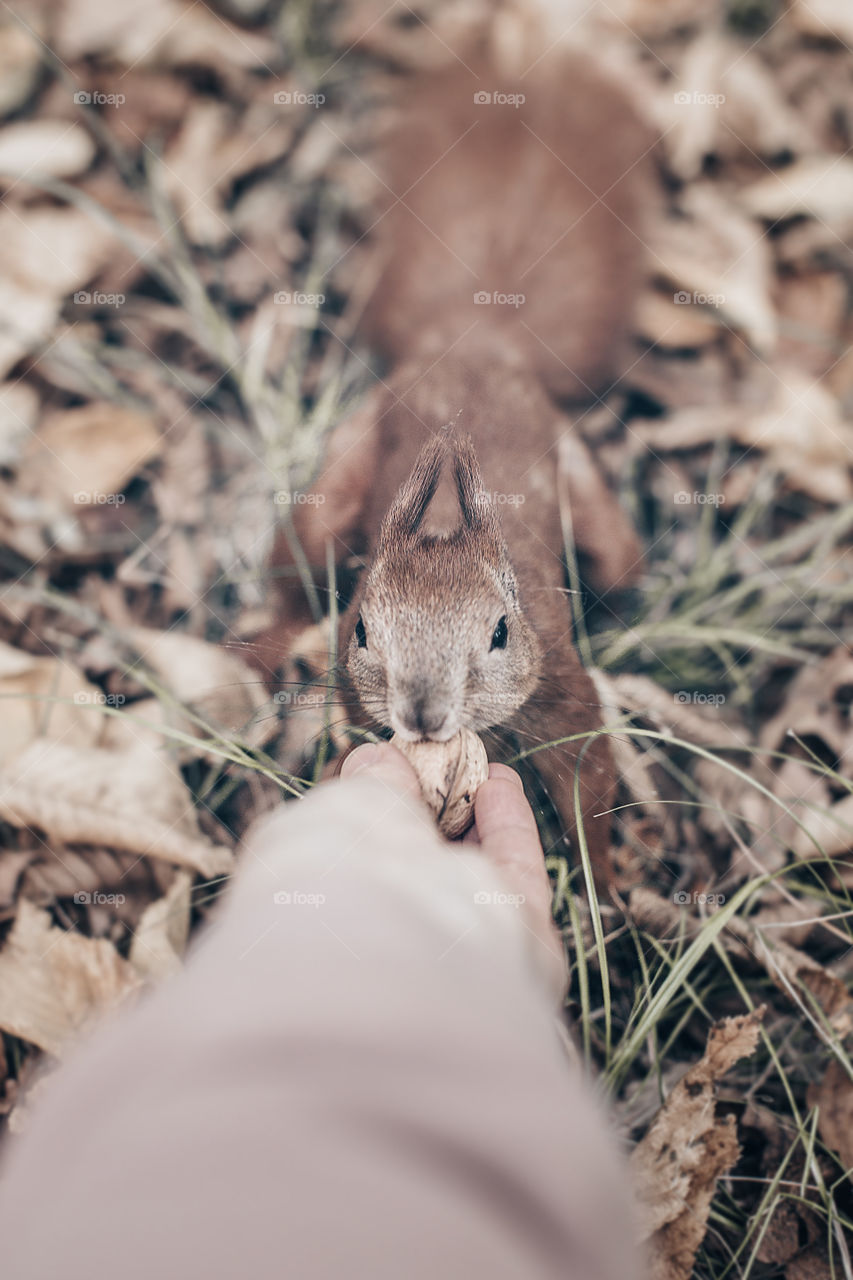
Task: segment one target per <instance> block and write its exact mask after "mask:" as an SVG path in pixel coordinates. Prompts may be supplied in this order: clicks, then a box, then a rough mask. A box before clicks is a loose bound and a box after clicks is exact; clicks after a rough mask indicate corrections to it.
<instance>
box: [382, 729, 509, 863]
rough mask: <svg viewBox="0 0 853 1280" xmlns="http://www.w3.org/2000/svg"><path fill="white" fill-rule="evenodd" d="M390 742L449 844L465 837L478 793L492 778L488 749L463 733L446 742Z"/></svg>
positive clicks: (469, 731) (468, 733)
mask: <svg viewBox="0 0 853 1280" xmlns="http://www.w3.org/2000/svg"><path fill="white" fill-rule="evenodd" d="M391 741H392V742H393V743H394V746H395V747H397V748H398V749H399V750H400V751H402V753H403V755H404V756H405V757H406V759H407V760H408V761H409V763H410V764H411V766H412V768H413V769H414V771H415V773H416V774H417V775H418V781H419V782H420V784H421V792H422V794H423V798H424V800H425V801H426V803H427V805H428V806H429V808H430V809H431V810H432V812H433V813H434V814H435V819H436V822H437V823H438V829H439V831H440V832H441V834H442V835H443V836H446V837H447V839H448V840H454V839H455V838H456V837H457V836H461V835H463V834H464V832H466V831H467V830H468V828H469V827H470V826H471V824H472V822H473V821H474V797H475V796H476V794H477V789H478V788H479V786H480V783H481V782H485V781H486V779H487V778H488V776H489V762H488V759H487V757H486V748H485V747H484V746H483V744H482V742H481V741H480V739H479V738H478V737H477V735H476V733H473V732H472V731H471V730H470V729H460V730H459V732H458V733H457V734H455V735H454V737H452V738H450V739H449V740H448V741H447V742H405V741H404V740H403V739H402V738H400V737H399V736H395V737H394V738H392V739H391Z"/></svg>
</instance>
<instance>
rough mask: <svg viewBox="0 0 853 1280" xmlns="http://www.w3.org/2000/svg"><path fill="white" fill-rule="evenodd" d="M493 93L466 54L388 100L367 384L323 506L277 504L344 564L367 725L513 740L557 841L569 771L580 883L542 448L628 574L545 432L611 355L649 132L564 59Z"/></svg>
mask: <svg viewBox="0 0 853 1280" xmlns="http://www.w3.org/2000/svg"><path fill="white" fill-rule="evenodd" d="M496 79H497V77H496V76H495V75H492V74H490V73H489V64H488V63H487V62H481V63H473V65H472V64H471V62H470V61H469V64H468V65H461V64H460V65H458V66H456V67H455V68H454V69H453V70H451V71H449V72H443V73H440V74H429V75H422V76H416V77H415V78H414V80H410V81H408V82H407V84H406V85H405V88H404V91H403V92H402V93H401V94H400V103H399V111H398V118H397V123H396V127H395V129H394V130H393V132H392V133H391V134H390V136H388V137H387V138H386V139H385V140H383V142H382V143H381V145H380V147H379V151H378V156H377V157H375V158H374V159H373V161H372V163H374V164H376V165H377V166H378V167H379V170H380V173H381V175H382V182H383V184H384V185H383V189H382V190H383V193H382V196H381V197H380V198H379V201H378V206H377V214H378V216H377V223H376V226H375V228H374V230H373V233H372V234H373V236H374V238H375V241H376V243H377V245H378V252H379V253H380V254H381V256H382V268H383V269H382V271H381V275H380V278H379V283H378V285H377V288H376V290H375V293H374V295H373V297H372V299H371V301H370V303H369V305H368V307H367V310H366V313H365V317H364V333H365V335H366V336H367V338H368V340H369V342H370V343H371V345H372V346H373V347H374V349H375V350H376V351H377V353H378V354H380V355H381V356H382V357H383V358H384V359H385V360H386V362H387V364H388V366H389V369H390V372H389V373H388V375H387V377H385V378H384V379H383V380H382V381H381V382H380V383H379V384H378V385H377V387H376V388H375V389H374V391H373V392H372V393H371V395H370V396H369V397H368V400H367V402H366V404H365V405H364V406H363V408H362V409H361V410H360V411H359V412H358V413H357V414H356V415H354V417H353V418H352V419H350V420H349V421H348V422H346V423H344V424H342V426H341V428H340V429H339V431H337V432H336V433H335V435H334V436H333V439H332V441H331V445H330V449H329V453H328V456H327V460H326V465H325V469H324V473H323V475H322V476H321V477H320V479H319V480H318V482H317V487H318V489H321V490H323V491H324V494H325V497H326V501H325V502H324V503H323V504H322V505H315V506H310V505H309V504H306V505H305V506H304V507H302V508H300V510H299V511H298V512H297V513H296V515H297V517H298V518H297V521H296V523H297V532H298V534H299V536H300V539H301V541H302V545H303V547H304V550H305V554H306V556H307V558H308V560H309V561H310V562H311V563H313V564H316V565H317V566H318V568H319V567H320V566H323V565H324V563H325V554H326V545H327V542H328V539H329V538H330V537H331V539H332V541H333V546H334V550H335V555H336V558H337V559H338V560H339V561H344V560H345V559H346V558H347V557H348V556H350V557H351V555H352V553H353V551H357V552H359V553H360V554H363V555H364V557H365V559H366V562H367V568H366V569H365V570H364V572H363V573H362V576H361V579H360V581H359V582H358V585H357V587H356V591H355V594H354V596H353V599H352V601H351V604H350V606H349V608H348V610H347V611H346V613H345V615H344V617H343V619H342V624H341V634H340V645H339V654H340V657H341V660H342V663H343V666H344V668H345V676H344V684H345V685H346V684H348V685H349V687H350V688H351V689H352V690H353V691H354V694H355V695H356V697H357V700H358V703H359V704H360V706H361V708H362V710H363V712H364V713H366V717H367V719H368V722H372V723H374V724H379V725H382V726H383V727H385V728H391V729H393V730H394V731H395V732H396V733H398V734H401V735H402V736H403V737H404V738H409V740H413V739H417V738H418V737H421V738H423V737H426V738H437V739H446V738H449V737H450V736H452V734H453V733H455V732H456V730H457V729H458V728H459V727H460V726H465V727H468V728H471V729H474V730H476V731H478V732H483V731H486V730H489V731H491V733H492V735H493V740H494V741H495V742H499V743H500V744H501V745H502V747H503V748H504V749H506V746H507V745H508V744H514V746H515V747H516V749H519V750H522V751H524V750H528V749H535V755H534V757H533V758H534V762H535V765H536V768H537V771H538V773H539V774H540V776H541V778H542V780H543V781H544V783H545V786H546V789H547V791H548V793H549V795H550V797H551V799H552V801H553V803H554V805H555V808H556V810H557V812H558V813H559V815H560V818H561V820H562V823H563V825H564V827H565V829H566V831H567V832H568V833H569V834H571V833H573V832H574V831H575V827H576V822H575V807H576V806H575V795H574V788H575V773H576V770H577V766H578V763H579V761H580V764H581V767H580V772H579V777H580V783H579V797H580V807H581V812H582V814H583V818H584V830H585V833H586V839H587V843H588V846H589V850H590V854H591V856H592V861H593V866H594V869H595V872H596V875H597V878H598V879H599V881H600V882H603V881H606V879H607V874H606V871H607V849H608V839H609V818H608V817H607V816H606V814H603V811H605V810H607V808H608V807H609V805H610V804H611V802H612V795H613V788H614V772H613V765H612V761H611V756H610V751H609V748H608V745H607V739H606V736H603V735H602V736H595V735H596V731H597V730H598V729H599V728H600V727H601V716H600V708H599V704H598V700H597V697H596V693H595V690H594V687H593V684H592V681H591V679H590V677H589V675H588V674H587V672H586V671H585V670H584V668H583V666H582V664H581V662H580V660H579V658H578V655H577V653H576V651H575V648H574V646H573V644H572V639H571V615H570V609H569V605H568V599H567V595H566V579H565V570H564V563H563V549H564V527H563V524H564V515H563V513H562V512H561V504H560V493H559V481H558V447H559V445H560V441H561V440H562V439H564V438H565V439H569V438H571V441H572V443H571V449H572V450H574V454H573V455H572V456H573V457H574V459H575V465H570V466H569V468H568V475H564V477H563V482H564V483H565V484H566V485H567V495H564V497H565V496H568V500H569V505H570V508H571V513H572V527H573V531H574V536H575V538H576V541H577V542H578V544H579V547H580V549H581V550H582V551H583V550H587V551H588V552H589V553H590V557H591V565H592V571H593V575H595V574H597V575H598V582H597V585H598V586H600V587H602V588H604V587H607V586H609V585H614V584H615V583H616V582H618V581H620V580H621V581H623V582H626V583H627V582H629V581H630V580H631V578H632V575H634V574H635V573H636V569H637V566H638V565H639V563H640V560H641V553H640V550H639V545H638V543H637V540H636V537H635V535H634V533H633V530H632V529H631V527H630V524H629V522H628V521H627V518H626V517H625V516H624V514H623V513H622V511H621V508H620V507H619V505H618V503H617V502H616V500H615V498H614V497H613V496H612V495H611V494H610V492H609V490H608V489H607V486H606V485H605V483H604V481H603V480H602V479H601V477H600V475H599V474H598V472H597V470H596V468H595V465H594V461H593V460H592V458H591V457H590V456H589V455H588V454H587V453H586V451H585V448H584V446H583V444H582V442H581V441H580V440H579V439H577V436H576V434H571V436H570V433H571V428H572V421H571V415H572V413H573V412H577V409H578V408H579V407H580V406H583V405H588V404H589V403H590V402H591V401H593V400H594V399H595V398H597V397H598V395H599V394H601V393H602V392H605V391H606V390H607V389H608V388H609V386H610V384H611V382H612V381H613V380H614V379H615V378H616V377H617V376H618V374H619V373H620V372H622V370H623V369H624V368H625V366H626V364H627V353H628V336H629V325H630V319H631V304H632V301H633V298H634V296H635V294H636V293H637V291H638V288H639V282H640V278H641V273H642V263H643V254H642V243H641V237H640V232H639V231H638V227H640V226H641V225H642V224H641V217H642V210H643V207H644V205H645V204H646V203H647V192H648V190H649V173H648V161H647V160H646V158H645V157H646V153H647V151H648V150H649V149H650V146H651V141H652V140H651V138H650V137H649V135H648V134H647V132H646V130H645V127H644V126H642V125H641V124H640V123H639V122H638V121H637V120H636V118H635V116H634V114H633V112H632V110H631V108H630V106H629V105H628V102H627V100H626V99H625V98H624V97H623V95H622V93H621V91H620V90H619V89H618V88H617V87H615V86H614V85H613V84H611V82H610V81H609V80H607V79H606V78H605V77H604V76H602V75H600V74H599V73H598V72H596V71H595V70H594V69H593V68H592V67H591V66H590V65H589V64H588V62H586V61H584V60H582V59H581V58H579V57H578V56H577V55H573V54H568V53H566V52H565V51H564V50H557V51H554V52H552V53H549V54H548V55H547V56H546V57H545V58H543V59H542V60H541V63H540V65H538V66H537V67H536V69H535V71H533V72H531V74H530V76H529V77H527V78H526V80H525V81H519V82H518V83H516V84H512V83H509V84H507V83H506V82H505V81H504V82H503V83H500V82H499V83H498V84H496V83H495V80H496ZM498 89H500V93H498V92H497V91H498ZM484 94H486V95H490V96H491V97H492V99H493V100H492V101H490V102H486V101H483V95H484ZM496 98H498V99H500V100H495V99H496ZM519 98H521V99H523V101H520V102H519V101H518V99H519ZM504 99H507V100H508V101H504ZM564 470H565V468H564ZM278 555H279V563H280V562H281V559H282V558H286V556H287V553H286V552H285V551H284V550H283V548H281V547H280V548H279V552H278ZM321 572H322V570H321ZM285 596H286V600H285V604H286V612H287V613H288V617H289V620H290V623H291V624H292V625H296V620H297V619H298V614H299V606H298V605H296V604H295V603H294V588H292V587H288V588H286V590H285ZM303 612H304V608H303ZM564 739H574V740H572V741H563V740H564ZM546 743H552V744H555V745H551V746H546V747H544V749H541V750H540V749H539V748H540V746H541V744H546ZM596 815H603V816H596Z"/></svg>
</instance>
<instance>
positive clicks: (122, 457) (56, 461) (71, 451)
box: [24, 401, 161, 509]
mask: <svg viewBox="0 0 853 1280" xmlns="http://www.w3.org/2000/svg"><path fill="white" fill-rule="evenodd" d="M160 445H161V435H160V432H159V431H158V429H157V426H156V423H155V422H154V421H153V419H152V418H151V417H149V416H148V415H147V414H144V413H139V412H138V411H137V410H135V409H127V408H124V407H122V406H120V405H114V404H107V403H103V402H97V401H95V402H93V403H91V404H85V405H80V406H79V407H78V408H76V409H63V410H60V411H59V412H54V413H50V414H46V415H45V416H44V417H43V418H42V420H41V422H40V423H39V426H38V430H37V433H36V435H35V436H34V438H33V439H32V442H31V445H30V448H29V450H28V452H27V456H26V473H25V477H24V479H25V482H26V487H27V489H28V490H29V492H30V493H32V494H34V495H37V496H38V497H40V498H43V499H45V500H46V501H54V502H59V503H61V504H62V505H63V506H65V507H67V508H71V509H73V508H74V507H87V506H99V505H103V504H112V505H121V491H122V489H124V488H125V486H126V485H127V484H128V482H129V481H130V480H131V479H132V478H133V476H134V475H136V474H137V473H138V472H139V471H140V470H141V469H142V467H144V466H145V464H146V462H148V461H149V460H150V459H151V458H153V457H154V456H155V454H156V453H157V451H158V450H159V448H160Z"/></svg>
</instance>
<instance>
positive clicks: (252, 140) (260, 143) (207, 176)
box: [163, 94, 290, 292]
mask: <svg viewBox="0 0 853 1280" xmlns="http://www.w3.org/2000/svg"><path fill="white" fill-rule="evenodd" d="M270 97H271V98H272V94H271V95H270ZM272 105H273V104H272V102H271V106H272ZM286 126H287V120H286V119H285V120H281V119H280V118H276V116H275V115H271V116H267V113H266V112H263V113H258V112H256V113H255V114H254V117H253V115H252V113H247V114H246V115H245V116H244V117H243V119H242V120H241V121H240V124H239V127H236V126H235V120H234V114H233V112H232V111H231V110H230V109H229V108H228V107H226V106H223V105H222V104H220V103H213V102H204V103H201V104H198V105H195V106H193V107H192V109H191V110H190V112H189V115H188V116H187V118H186V120H185V121H184V123H183V127H182V129H181V132H180V134H179V135H178V137H177V138H176V139H175V141H174V143H173V144H172V146H171V147H170V149H169V151H168V152H167V153H166V156H165V159H164V162H163V170H164V172H163V184H164V186H165V189H166V190H167V191H168V193H169V195H170V196H171V197H172V199H173V200H174V202H175V205H176V207H177V209H178V211H179V213H181V214H182V215H183V222H184V226H185V227H186V229H187V233H188V235H189V238H190V239H191V240H192V241H194V242H195V243H196V244H207V245H219V244H222V243H224V242H225V241H226V240H228V239H229V238H230V236H231V234H232V233H231V230H230V226H229V222H228V220H227V219H226V216H225V209H224V205H223V200H222V197H223V195H224V194H225V192H226V191H227V189H228V186H229V184H232V183H234V182H235V181H236V180H237V179H238V178H239V177H241V176H242V175H243V174H246V173H248V172H250V171H251V170H252V169H254V168H257V167H259V166H261V165H266V164H270V163H272V161H274V160H276V159H278V158H279V157H280V156H281V155H282V154H283V153H284V152H285V151H286V150H287V148H288V146H289V144H290V136H289V130H288V128H287V127H286ZM267 286H268V289H269V291H270V292H272V290H273V287H274V286H273V284H272V283H271V282H270V278H269V269H268V274H267Z"/></svg>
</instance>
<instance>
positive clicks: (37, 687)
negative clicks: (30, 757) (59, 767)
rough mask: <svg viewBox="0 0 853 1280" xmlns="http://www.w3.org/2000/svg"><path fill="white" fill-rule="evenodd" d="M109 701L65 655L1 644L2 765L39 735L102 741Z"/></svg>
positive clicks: (86, 743)
mask: <svg viewBox="0 0 853 1280" xmlns="http://www.w3.org/2000/svg"><path fill="white" fill-rule="evenodd" d="M105 702H106V699H105V697H104V695H103V694H102V693H101V691H100V689H97V688H96V687H95V686H94V685H92V684H90V683H89V681H88V680H86V678H85V677H84V676H83V675H82V674H81V672H79V671H77V670H76V668H75V667H72V666H71V665H70V663H68V662H65V661H64V660H63V659H61V658H39V657H36V656H35V655H34V654H31V653H25V652H24V651H23V650H22V649H13V648H12V646H11V645H6V644H2V643H0V713H2V721H3V733H2V736H1V737H0V764H3V763H4V762H5V761H7V760H14V759H16V758H17V757H19V756H20V755H21V753H22V752H23V751H24V750H25V749H26V748H27V747H28V746H29V745H30V743H31V742H33V741H34V740H35V739H36V738H37V737H49V738H53V739H55V740H56V741H61V740H62V739H65V738H69V739H70V740H72V741H74V742H76V743H78V744H80V745H81V746H94V745H95V744H97V743H98V742H100V740H101V737H102V734H103V729H104V716H103V714H101V713H99V711H98V707H99V706H103V705H104V704H105Z"/></svg>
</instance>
